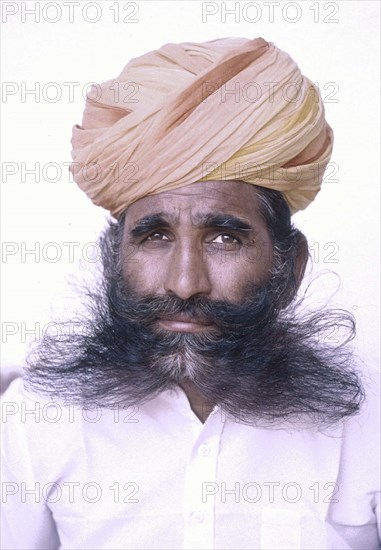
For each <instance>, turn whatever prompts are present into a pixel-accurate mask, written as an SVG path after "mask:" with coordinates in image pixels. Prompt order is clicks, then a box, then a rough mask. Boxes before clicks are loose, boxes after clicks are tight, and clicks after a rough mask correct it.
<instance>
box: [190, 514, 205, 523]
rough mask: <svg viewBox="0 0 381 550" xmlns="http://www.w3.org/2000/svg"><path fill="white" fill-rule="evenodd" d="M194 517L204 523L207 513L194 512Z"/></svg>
mask: <svg viewBox="0 0 381 550" xmlns="http://www.w3.org/2000/svg"><path fill="white" fill-rule="evenodd" d="M192 519H193V521H195V522H196V523H202V522H203V521H204V519H205V515H204V514H203V513H202V512H193V513H192Z"/></svg>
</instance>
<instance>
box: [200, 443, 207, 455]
mask: <svg viewBox="0 0 381 550" xmlns="http://www.w3.org/2000/svg"><path fill="white" fill-rule="evenodd" d="M209 453H210V447H209V445H208V444H207V443H203V444H202V445H200V446H199V448H198V454H199V455H200V456H208V454H209Z"/></svg>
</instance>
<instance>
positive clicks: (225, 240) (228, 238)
mask: <svg viewBox="0 0 381 550" xmlns="http://www.w3.org/2000/svg"><path fill="white" fill-rule="evenodd" d="M211 242H212V243H215V244H240V243H241V241H240V240H239V239H238V238H237V237H234V235H230V234H229V233H221V234H220V235H217V237H215V238H214V239H213V240H212V241H211Z"/></svg>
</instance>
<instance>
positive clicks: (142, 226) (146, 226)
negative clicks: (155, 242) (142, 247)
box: [130, 212, 174, 237]
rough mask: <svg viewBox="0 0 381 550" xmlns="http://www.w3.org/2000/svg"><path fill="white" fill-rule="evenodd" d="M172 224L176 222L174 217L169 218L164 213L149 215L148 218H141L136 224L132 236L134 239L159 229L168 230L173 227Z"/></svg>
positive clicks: (131, 232) (131, 231)
mask: <svg viewBox="0 0 381 550" xmlns="http://www.w3.org/2000/svg"><path fill="white" fill-rule="evenodd" d="M171 222H172V223H173V222H174V220H173V219H172V216H167V215H165V214H164V213H163V212H157V213H155V214H149V215H148V216H143V218H140V220H138V221H137V222H136V223H135V225H134V227H133V228H132V229H131V230H130V235H131V236H132V237H140V236H141V235H145V234H146V233H149V232H150V231H154V230H155V229H158V228H159V227H161V228H164V227H165V228H168V227H170V226H171Z"/></svg>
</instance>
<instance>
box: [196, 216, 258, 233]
mask: <svg viewBox="0 0 381 550" xmlns="http://www.w3.org/2000/svg"><path fill="white" fill-rule="evenodd" d="M194 223H195V226H196V227H199V228H202V229H203V228H207V229H209V228H210V229H214V228H215V229H230V230H232V231H244V232H247V231H253V230H254V228H253V226H252V225H250V224H249V223H247V221H245V220H243V219H242V218H240V217H238V216H233V215H232V214H224V213H222V212H216V213H207V214H196V215H195V216H194Z"/></svg>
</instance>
